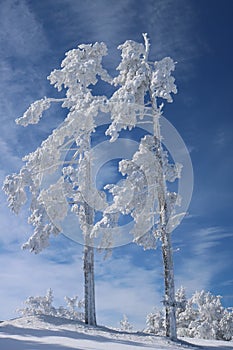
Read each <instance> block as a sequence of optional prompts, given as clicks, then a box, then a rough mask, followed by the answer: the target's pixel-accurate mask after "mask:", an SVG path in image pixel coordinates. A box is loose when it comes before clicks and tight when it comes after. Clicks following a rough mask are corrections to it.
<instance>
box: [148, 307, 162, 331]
mask: <svg viewBox="0 0 233 350" xmlns="http://www.w3.org/2000/svg"><path fill="white" fill-rule="evenodd" d="M145 331H146V332H148V333H155V334H157V335H165V315H164V313H163V312H162V311H160V310H155V311H154V312H151V313H150V314H148V315H147V317H146V329H145Z"/></svg>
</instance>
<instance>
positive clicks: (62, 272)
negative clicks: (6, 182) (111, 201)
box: [0, 0, 233, 328]
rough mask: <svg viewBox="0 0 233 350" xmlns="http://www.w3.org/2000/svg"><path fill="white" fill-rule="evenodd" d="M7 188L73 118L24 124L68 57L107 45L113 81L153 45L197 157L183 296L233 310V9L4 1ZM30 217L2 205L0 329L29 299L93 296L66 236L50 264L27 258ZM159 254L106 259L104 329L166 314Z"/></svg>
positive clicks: (2, 101)
mask: <svg viewBox="0 0 233 350" xmlns="http://www.w3.org/2000/svg"><path fill="white" fill-rule="evenodd" d="M0 5H1V6H0V9H1V10H0V48H1V60H0V76H1V80H0V125H1V126H0V145H1V152H0V180H1V183H2V181H3V179H4V177H5V176H6V175H7V174H9V173H12V172H17V171H18V170H19V169H20V167H21V166H22V161H21V158H22V157H23V156H24V155H25V154H27V153H29V152H31V151H33V150H34V149H35V148H36V147H38V146H39V144H40V142H41V141H42V140H43V139H45V138H46V137H47V136H48V135H49V133H50V132H51V130H52V129H53V128H54V127H56V126H58V125H59V123H60V122H61V121H62V118H63V117H64V114H63V113H61V111H60V110H59V109H58V108H54V109H53V110H52V112H53V113H50V114H49V116H48V117H47V118H44V119H43V120H42V121H41V123H40V124H38V125H37V126H31V127H28V128H22V127H20V126H17V125H16V124H15V122H14V120H15V119H16V118H17V117H19V116H21V115H22V113H23V112H24V111H25V110H26V109H27V107H28V105H29V104H30V103H32V102H33V101H34V100H35V99H40V98H42V97H43V96H45V95H47V96H53V95H54V94H55V93H56V92H55V89H53V88H52V87H51V86H50V85H49V82H48V81H47V79H46V77H47V76H48V75H49V73H50V72H51V71H52V70H53V69H54V68H58V67H59V65H60V62H61V60H62V59H63V57H64V53H65V52H66V51H68V50H69V49H72V48H75V47H76V46H77V45H78V44H81V43H92V42H95V41H104V42H105V43H106V44H107V46H108V50H109V56H108V57H107V58H106V59H105V67H106V68H107V69H108V70H109V72H110V73H111V74H115V67H116V65H117V64H118V62H119V59H120V53H119V52H118V51H117V49H116V47H117V46H118V45H119V44H121V43H123V42H124V41H125V40H127V39H132V40H135V41H142V36H141V33H143V32H147V33H148V34H149V36H150V40H151V52H150V58H151V59H152V60H158V59H161V58H163V57H164V56H171V57H172V58H173V59H174V60H175V61H177V62H178V63H177V65H176V71H175V77H176V83H177V86H178V94H177V95H176V96H175V97H174V103H173V104H170V105H167V106H166V107H165V117H166V118H167V119H168V120H169V121H170V122H171V123H172V124H173V125H174V127H175V128H176V129H177V130H178V132H179V133H180V135H181V136H182V138H183V140H184V141H185V143H186V146H187V147H188V149H189V151H190V155H191V158H192V162H193V169H194V191H193V197H192V201H191V204H190V207H189V210H188V211H189V215H188V216H187V218H186V219H185V220H183V222H182V224H181V225H180V226H179V227H178V228H177V229H176V230H175V231H174V232H173V243H174V250H175V252H174V259H175V273H176V286H177V287H179V286H180V285H181V284H182V285H183V286H184V287H186V290H187V294H188V295H189V294H190V293H192V292H193V291H195V290H200V289H205V290H210V291H211V292H213V293H215V294H221V295H222V296H223V303H224V305H226V306H232V305H233V259H232V248H233V225H232V177H233V163H232V156H231V153H232V147H233V133H232V129H233V122H232V116H231V114H232V110H233V99H232V80H233V69H232V57H233V48H232V45H231V38H232V35H233V24H232V15H233V3H232V1H231V0H223V1H221V2H220V1H214V0H204V1H203V0H177V1H170V0H151V1H149V0H148V1H146V2H145V1H140V0H134V1H133V0H119V1H109V0H108V1H107V0H99V1H90V0H89V1H85V2H84V1H81V0H65V1H64V0H56V1H53V0H41V1H33V0H32V1H27V0H21V1H13V0H0ZM27 215H28V212H27V208H25V209H24V210H23V212H22V213H21V214H20V215H19V216H17V217H16V216H14V215H13V214H12V213H11V212H10V211H9V209H8V208H7V203H6V197H5V195H4V193H2V192H1V194H0V220H1V232H0V244H1V248H0V275H1V287H0V319H7V318H12V317H15V316H16V314H15V309H16V308H17V307H20V306H21V303H22V302H23V300H24V299H26V297H28V296H29V295H36V294H37V295H38V294H43V293H45V292H46V290H47V289H48V288H50V287H51V288H52V289H53V290H54V294H55V297H56V299H55V302H56V303H57V305H58V304H62V303H63V297H64V296H65V295H68V296H72V295H75V294H78V295H80V296H82V294H83V285H82V284H83V276H82V246H81V245H78V244H76V243H74V242H72V241H71V240H69V239H67V238H66V237H64V236H62V235H61V236H60V237H58V238H56V239H53V240H52V241H51V245H50V247H49V248H48V249H47V250H46V251H44V252H43V253H41V254H40V255H37V256H35V255H33V254H30V253H29V252H27V251H21V250H20V246H21V244H22V243H24V242H25V240H27V238H28V237H29V235H30V233H31V232H32V230H31V228H30V226H29V225H28V224H27ZM162 283H163V281H162V266H161V252H160V250H159V249H157V250H156V251H147V252H144V251H143V250H142V249H141V248H140V247H137V246H136V245H133V244H128V245H125V246H122V247H118V248H115V249H114V251H113V255H112V257H111V258H110V259H109V260H108V261H104V259H103V256H102V255H99V254H97V255H96V294H97V295H96V296H97V318H98V322H99V323H100V324H106V325H113V326H117V325H119V324H118V322H119V321H120V319H121V318H122V314H123V313H126V314H127V315H128V317H129V320H130V321H131V322H132V323H133V324H134V325H135V327H136V328H137V327H141V328H142V327H143V326H144V324H145V315H146V314H147V313H149V312H150V311H151V310H152V308H153V306H158V307H160V305H161V300H162V293H163V284H162Z"/></svg>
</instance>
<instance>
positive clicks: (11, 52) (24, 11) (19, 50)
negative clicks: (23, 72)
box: [0, 0, 48, 66]
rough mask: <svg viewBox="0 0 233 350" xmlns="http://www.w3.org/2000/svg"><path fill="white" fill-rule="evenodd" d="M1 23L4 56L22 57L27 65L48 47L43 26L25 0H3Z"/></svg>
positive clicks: (0, 38) (1, 43)
mask: <svg viewBox="0 0 233 350" xmlns="http://www.w3.org/2000/svg"><path fill="white" fill-rule="evenodd" d="M0 23H1V31H0V46H1V47H4V51H3V53H2V56H5V57H12V56H15V55H17V56H18V57H22V58H23V59H25V66H26V62H27V61H28V60H31V59H32V57H35V56H38V55H41V54H43V53H44V50H46V49H47V47H48V46H47V39H46V36H45V35H44V32H43V28H42V26H41V24H40V23H39V22H38V21H37V19H36V17H35V16H34V14H33V12H32V11H31V10H30V8H29V6H28V3H27V2H26V1H25V0H22V1H14V0H8V1H4V2H2V4H1V13H0Z"/></svg>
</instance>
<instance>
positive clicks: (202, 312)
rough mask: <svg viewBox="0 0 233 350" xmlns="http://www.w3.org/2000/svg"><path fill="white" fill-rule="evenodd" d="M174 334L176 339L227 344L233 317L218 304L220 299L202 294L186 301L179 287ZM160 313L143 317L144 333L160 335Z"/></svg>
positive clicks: (232, 327) (232, 332)
mask: <svg viewBox="0 0 233 350" xmlns="http://www.w3.org/2000/svg"><path fill="white" fill-rule="evenodd" d="M176 305H177V309H176V317H177V334H178V336H179V337H190V338H202V339H217V340H231V339H232V338H233V313H232V310H229V309H226V308H224V307H223V305H222V304H221V297H220V296H219V295H218V296H215V295H212V294H211V293H210V292H205V291H204V290H202V291H200V292H195V293H194V294H193V295H192V297H191V298H190V299H187V298H186V295H185V290H184V288H183V287H181V288H180V289H179V290H178V291H177V292H176ZM164 321H165V317H164V313H163V312H162V311H160V310H156V311H154V312H152V313H150V314H149V315H148V316H147V319H146V324H147V328H146V331H147V332H148V333H154V334H157V335H163V331H164V326H163V325H164Z"/></svg>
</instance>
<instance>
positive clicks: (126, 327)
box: [120, 315, 133, 332]
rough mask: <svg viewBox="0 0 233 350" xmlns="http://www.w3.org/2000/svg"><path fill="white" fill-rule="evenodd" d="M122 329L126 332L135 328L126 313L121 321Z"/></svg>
mask: <svg viewBox="0 0 233 350" xmlns="http://www.w3.org/2000/svg"><path fill="white" fill-rule="evenodd" d="M120 329H121V330H122V331H126V332H128V331H129V332H130V331H132V329H133V326H132V325H131V324H130V323H129V320H128V317H127V316H126V315H123V318H122V320H121V321H120Z"/></svg>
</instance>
